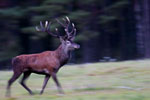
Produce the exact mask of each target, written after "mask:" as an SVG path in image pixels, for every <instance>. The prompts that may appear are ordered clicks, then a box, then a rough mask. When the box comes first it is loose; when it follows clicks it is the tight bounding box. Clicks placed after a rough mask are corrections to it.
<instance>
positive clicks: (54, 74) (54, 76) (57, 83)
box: [51, 72, 64, 94]
mask: <svg viewBox="0 0 150 100" xmlns="http://www.w3.org/2000/svg"><path fill="white" fill-rule="evenodd" d="M51 75H52V78H53V80H54V82H55V83H56V86H57V88H58V91H59V93H60V94H64V92H63V90H62V88H61V85H60V83H59V81H58V79H57V76H56V73H54V72H53V73H52V74H51Z"/></svg>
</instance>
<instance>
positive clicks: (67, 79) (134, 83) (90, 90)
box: [0, 60, 150, 100]
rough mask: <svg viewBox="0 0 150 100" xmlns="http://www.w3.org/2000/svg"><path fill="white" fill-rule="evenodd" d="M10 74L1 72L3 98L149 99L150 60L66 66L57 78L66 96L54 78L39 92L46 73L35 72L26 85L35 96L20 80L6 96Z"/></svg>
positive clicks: (50, 99) (36, 99) (0, 92)
mask: <svg viewBox="0 0 150 100" xmlns="http://www.w3.org/2000/svg"><path fill="white" fill-rule="evenodd" d="M11 75H12V71H0V100H150V60H143V61H141V60H140V61H126V62H113V63H94V64H81V65H73V66H64V67H63V68H61V69H60V71H59V73H58V79H59V80H60V83H61V85H62V87H63V89H64V91H65V95H59V94H58V92H57V88H56V86H55V84H54V82H53V81H52V79H50V80H49V83H48V84H47V87H46V89H45V92H44V94H43V95H39V92H40V90H41V87H42V84H43V80H44V76H42V75H37V74H32V75H31V77H30V78H29V79H28V81H27V85H28V86H29V87H30V88H31V89H32V90H33V92H34V93H35V95H33V96H30V95H29V94H28V92H27V91H26V90H25V89H24V88H23V87H22V86H21V85H20V84H19V83H18V80H19V79H18V80H17V81H16V82H15V83H14V84H13V85H12V97H11V98H6V97H5V92H6V90H5V88H6V84H7V80H8V79H9V78H10V77H11Z"/></svg>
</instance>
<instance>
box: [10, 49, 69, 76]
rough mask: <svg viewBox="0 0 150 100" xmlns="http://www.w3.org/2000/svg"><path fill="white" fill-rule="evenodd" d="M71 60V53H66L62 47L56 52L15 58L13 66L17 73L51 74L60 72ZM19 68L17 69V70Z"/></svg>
mask: <svg viewBox="0 0 150 100" xmlns="http://www.w3.org/2000/svg"><path fill="white" fill-rule="evenodd" d="M69 58H70V51H68V52H65V51H64V50H63V49H62V46H59V47H58V49H56V50H55V51H45V52H42V53H38V54H29V55H20V56H17V57H15V58H13V61H12V66H13V67H14V71H15V69H17V70H16V71H21V72H26V71H31V72H34V73H41V74H50V73H52V72H53V71H56V72H57V71H58V70H59V68H60V67H61V66H63V65H64V64H66V63H67V62H68V60H69ZM16 67H17V68H16Z"/></svg>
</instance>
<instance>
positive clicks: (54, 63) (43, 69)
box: [6, 17, 80, 97]
mask: <svg viewBox="0 0 150 100" xmlns="http://www.w3.org/2000/svg"><path fill="white" fill-rule="evenodd" d="M56 21H57V23H58V24H60V25H61V26H62V27H63V28H64V32H65V35H60V33H59V31H58V29H57V28H55V32H52V31H51V29H50V27H51V22H50V21H45V25H44V24H43V22H42V21H40V27H39V26H36V27H35V28H36V31H39V32H46V33H48V34H49V35H51V36H53V37H56V38H59V40H60V42H61V44H60V45H59V47H58V48H57V49H56V50H54V51H44V52H41V53H35V54H22V55H19V56H16V57H14V58H13V59H12V68H13V75H12V77H11V78H10V80H9V81H8V84H7V91H6V96H7V97H10V94H11V93H10V88H11V85H12V83H13V82H15V80H16V79H18V78H19V76H21V74H23V77H22V79H21V81H20V82H19V83H20V84H21V85H22V86H23V87H24V88H25V89H26V90H27V91H28V92H29V94H30V95H33V92H32V91H31V89H30V88H28V86H27V85H26V84H25V82H26V80H27V78H28V77H29V76H30V75H31V73H36V74H41V75H45V79H44V82H43V86H42V89H41V91H40V94H43V92H44V89H45V87H46V85H47V82H48V80H49V79H50V77H52V79H53V81H54V82H55V84H56V86H57V89H58V93H60V94H64V92H63V89H62V87H61V84H60V83H59V81H58V79H57V75H56V74H57V72H58V71H59V69H60V68H61V67H62V66H63V65H65V64H67V62H68V61H69V59H70V57H71V52H72V51H74V50H75V49H79V48H80V45H79V44H77V43H75V42H73V40H74V38H75V36H76V28H75V25H74V23H72V22H71V21H70V19H69V18H68V17H65V18H63V21H60V20H58V19H56ZM69 28H71V30H70V29H69Z"/></svg>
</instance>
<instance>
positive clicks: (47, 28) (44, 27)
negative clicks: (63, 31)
mask: <svg viewBox="0 0 150 100" xmlns="http://www.w3.org/2000/svg"><path fill="white" fill-rule="evenodd" d="M50 26H51V22H49V21H45V25H43V23H42V21H40V28H39V27H38V26H36V27H35V29H36V30H37V31H41V32H47V33H48V34H50V35H52V36H54V37H57V38H59V37H60V35H59V33H58V29H57V28H55V30H56V32H57V34H54V33H52V32H51V30H50Z"/></svg>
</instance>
